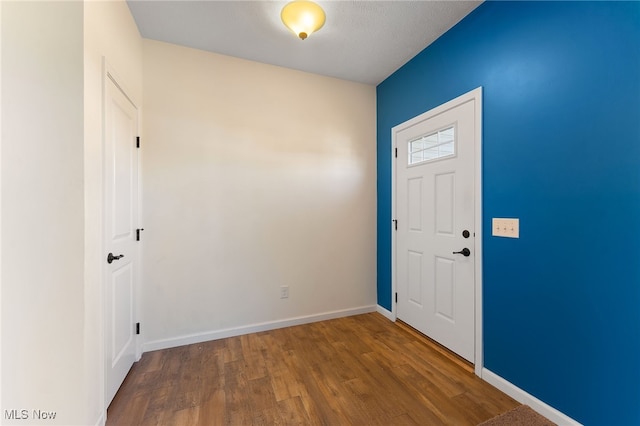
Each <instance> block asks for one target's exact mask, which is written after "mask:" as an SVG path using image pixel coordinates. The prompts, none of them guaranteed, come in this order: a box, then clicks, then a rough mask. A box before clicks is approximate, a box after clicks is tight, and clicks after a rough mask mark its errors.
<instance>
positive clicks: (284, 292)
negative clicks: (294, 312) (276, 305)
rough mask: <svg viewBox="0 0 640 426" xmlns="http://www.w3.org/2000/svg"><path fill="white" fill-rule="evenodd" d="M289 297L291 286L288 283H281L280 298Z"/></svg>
mask: <svg viewBox="0 0 640 426" xmlns="http://www.w3.org/2000/svg"><path fill="white" fill-rule="evenodd" d="M287 298H289V286H288V285H281V286H280V299H287Z"/></svg>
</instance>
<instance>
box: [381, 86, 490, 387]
mask: <svg viewBox="0 0 640 426" xmlns="http://www.w3.org/2000/svg"><path fill="white" fill-rule="evenodd" d="M469 101H473V102H474V103H475V111H474V114H475V126H474V133H475V146H474V157H475V158H474V169H475V170H474V175H473V176H474V181H475V182H474V197H475V202H474V210H475V211H474V226H475V238H474V241H473V245H474V253H475V268H474V274H475V277H474V281H475V282H474V289H475V291H474V293H475V295H474V296H475V302H474V306H475V332H474V339H475V344H474V348H475V350H474V359H475V362H474V371H475V374H476V375H477V376H478V377H482V369H483V366H484V358H483V353H484V352H483V340H482V338H483V333H482V235H483V234H482V86H480V87H478V88H476V89H474V90H471V91H470V92H467V93H465V94H463V95H461V96H458V97H457V98H455V99H452V100H450V101H448V102H445V103H444V104H442V105H440V106H437V107H435V108H433V109H430V110H429V111H426V112H424V113H422V114H420V115H418V116H416V117H413V118H411V119H409V120H407V121H405V122H403V123H401V124H398V125H397V126H394V127H393V128H392V129H391V217H392V218H393V219H394V220H395V219H397V190H396V186H397V170H396V158H395V150H396V148H397V147H398V144H397V134H398V133H399V132H401V131H402V130H404V129H406V128H409V127H411V126H413V125H415V124H417V123H420V122H422V121H425V120H428V119H429V118H431V117H434V116H436V115H438V114H442V113H443V112H445V111H448V110H450V109H452V108H455V107H456V106H458V105H460V104H463V103H466V102H469ZM390 226H391V316H392V320H393V321H395V320H396V319H397V315H398V314H397V303H396V301H395V294H396V292H397V288H398V287H397V284H398V283H397V233H396V231H395V230H394V223H393V222H392V223H391V224H390Z"/></svg>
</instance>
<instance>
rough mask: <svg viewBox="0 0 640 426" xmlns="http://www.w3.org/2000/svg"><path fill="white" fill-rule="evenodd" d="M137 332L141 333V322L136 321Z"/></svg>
mask: <svg viewBox="0 0 640 426" xmlns="http://www.w3.org/2000/svg"><path fill="white" fill-rule="evenodd" d="M136 334H140V323H139V322H137V323H136Z"/></svg>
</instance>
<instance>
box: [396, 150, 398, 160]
mask: <svg viewBox="0 0 640 426" xmlns="http://www.w3.org/2000/svg"><path fill="white" fill-rule="evenodd" d="M396 158H398V148H396Z"/></svg>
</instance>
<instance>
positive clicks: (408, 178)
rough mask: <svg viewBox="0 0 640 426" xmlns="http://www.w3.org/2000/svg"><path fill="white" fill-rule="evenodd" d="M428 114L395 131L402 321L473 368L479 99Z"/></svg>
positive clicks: (397, 275) (398, 307) (398, 315)
mask: <svg viewBox="0 0 640 426" xmlns="http://www.w3.org/2000/svg"><path fill="white" fill-rule="evenodd" d="M424 116H425V118H424V119H423V120H420V119H414V120H412V121H411V123H412V124H410V125H407V126H402V125H401V126H398V127H400V129H398V130H394V131H395V134H394V136H395V143H396V147H397V149H398V156H397V159H396V167H395V170H396V214H397V220H398V223H397V226H398V230H397V234H396V260H395V261H396V284H397V292H398V304H397V317H398V318H399V319H401V320H403V321H405V322H407V323H408V324H410V325H411V326H413V327H414V328H416V329H417V330H419V331H421V332H423V333H425V334H426V335H428V336H429V337H431V338H433V339H434V340H436V341H438V342H440V343H441V344H443V345H444V346H446V347H448V348H449V349H451V350H452V351H454V352H456V353H458V354H459V355H460V356H462V357H463V358H465V359H467V360H469V361H471V362H473V361H474V349H475V263H474V262H475V253H474V242H473V235H474V223H475V210H474V206H475V200H474V194H475V192H474V188H475V180H474V176H475V175H474V170H475V169H474V160H475V154H474V150H475V134H476V133H475V116H476V115H475V101H474V100H473V99H472V100H467V101H464V102H462V101H461V102H460V103H459V104H456V105H453V106H452V107H451V108H448V109H446V110H444V111H443V112H441V113H438V114H429V113H425V114H424ZM463 230H468V231H469V232H470V234H471V236H472V237H471V238H469V239H465V238H464V237H463V235H462V231H463ZM465 247H466V248H468V249H470V251H471V253H470V255H469V256H464V255H462V254H454V252H457V251H461V250H462V249H463V248H465Z"/></svg>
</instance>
